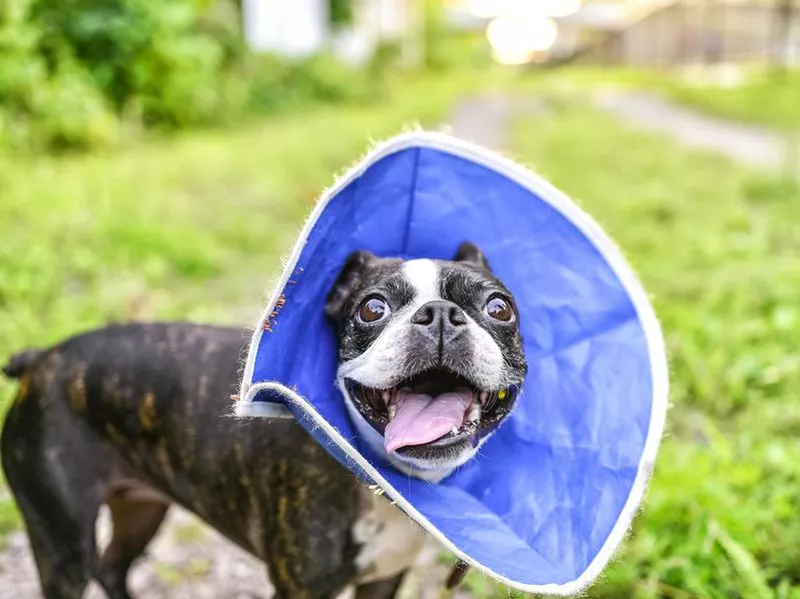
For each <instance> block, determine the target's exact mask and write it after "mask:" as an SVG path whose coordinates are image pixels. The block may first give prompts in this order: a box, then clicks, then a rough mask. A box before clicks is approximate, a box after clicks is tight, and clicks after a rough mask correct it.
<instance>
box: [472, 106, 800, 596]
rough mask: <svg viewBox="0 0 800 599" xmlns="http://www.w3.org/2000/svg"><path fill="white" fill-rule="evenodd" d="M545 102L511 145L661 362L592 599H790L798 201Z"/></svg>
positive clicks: (736, 172)
mask: <svg viewBox="0 0 800 599" xmlns="http://www.w3.org/2000/svg"><path fill="white" fill-rule="evenodd" d="M550 99H551V102H550V103H549V104H550V107H551V110H550V111H549V112H548V113H545V114H544V115H542V116H526V117H522V118H520V120H519V121H518V122H517V123H515V125H514V127H513V129H512V130H513V140H512V141H513V143H512V144H511V147H512V148H513V149H514V151H515V153H516V155H517V156H518V157H519V158H520V159H522V160H523V161H525V162H527V163H529V164H531V165H534V166H535V168H536V170H537V171H538V172H540V173H541V174H543V175H544V176H545V177H546V178H548V179H549V180H550V181H551V182H553V183H554V184H556V185H557V186H559V187H561V188H562V189H564V190H565V191H566V192H568V193H569V194H570V195H571V196H573V197H574V198H576V199H577V200H578V202H579V203H580V204H582V205H583V206H584V207H585V208H586V209H587V210H588V211H589V212H590V213H591V214H593V215H594V216H595V217H596V218H597V219H598V220H599V221H600V223H601V224H603V225H604V227H605V228H606V230H607V231H608V232H609V233H610V234H611V235H612V236H613V237H614V238H615V239H616V240H617V242H618V243H619V244H620V245H621V247H622V248H624V250H625V251H626V253H627V255H628V258H629V260H630V261H631V262H632V264H633V265H634V267H635V268H636V269H637V270H638V272H639V274H640V276H641V278H642V280H643V282H644V284H645V287H646V288H647V289H648V291H649V292H650V293H651V294H652V297H653V300H654V302H655V306H656V310H657V312H658V314H659V316H660V318H661V321H662V326H663V328H664V331H665V334H666V338H667V342H668V351H669V355H670V357H671V371H672V375H671V376H672V380H671V386H672V402H673V407H672V409H671V411H670V414H669V425H668V432H667V436H666V438H665V440H664V443H663V445H662V450H661V453H660V456H659V461H658V463H657V465H656V471H655V475H654V478H653V480H652V482H651V486H650V490H649V495H648V498H647V502H646V508H645V510H644V513H643V514H642V515H641V516H640V517H639V518H638V519H637V521H636V523H635V526H634V533H633V534H632V536H631V537H630V538H629V540H628V541H627V542H626V543H625V545H624V549H623V550H622V551H621V553H620V554H619V555H618V556H617V559H616V560H615V563H614V564H613V565H612V567H610V569H609V570H608V571H607V573H606V574H605V576H604V578H603V580H602V582H600V583H599V584H597V585H596V586H595V587H594V588H592V589H591V590H590V591H589V592H588V596H590V597H597V598H627V597H637V598H645V597H675V598H690V597H710V598H719V599H722V598H732V597H771V598H776V599H777V598H783V597H800V520H798V518H797V513H796V510H797V505H798V504H800V404H799V403H798V402H797V401H796V392H797V389H798V388H800V352H798V346H797V339H798V338H800V287H799V286H798V285H797V281H798V280H800V228H798V227H797V224H796V214H797V210H798V204H799V203H800V191H799V190H798V187H797V186H796V184H795V183H794V182H792V181H789V180H783V179H779V178H770V177H767V176H764V175H759V174H754V173H752V172H750V171H747V170H745V169H743V168H742V167H739V166H738V165H735V164H733V163H731V162H729V161H727V160H725V159H722V158H720V157H716V156H712V155H708V154H705V153H701V152H697V151H689V150H686V149H684V148H681V147H679V146H677V145H676V144H674V143H672V142H670V141H668V140H666V139H664V138H662V137H659V136H655V135H651V134H646V133H642V132H636V131H632V130H629V129H626V128H623V127H621V126H620V125H619V124H618V123H617V122H615V121H612V120H610V119H609V118H607V117H605V116H604V115H600V114H598V113H596V112H594V111H593V110H592V109H590V108H588V107H587V103H584V102H583V101H582V99H581V96H580V94H574V93H572V94H569V95H566V96H564V95H559V96H558V97H555V98H552V97H551V98H550ZM495 593H496V594H495V595H494V596H497V597H505V596H507V591H506V590H504V589H498V590H497V591H496V592H495ZM484 596H492V595H491V593H485V594H484Z"/></svg>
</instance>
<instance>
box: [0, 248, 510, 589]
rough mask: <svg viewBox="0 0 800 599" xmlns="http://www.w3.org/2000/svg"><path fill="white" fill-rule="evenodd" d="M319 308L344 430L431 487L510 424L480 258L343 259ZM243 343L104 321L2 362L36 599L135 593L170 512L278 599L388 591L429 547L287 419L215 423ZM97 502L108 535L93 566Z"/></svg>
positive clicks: (206, 332) (504, 322) (187, 328)
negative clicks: (197, 528)
mask: <svg viewBox="0 0 800 599" xmlns="http://www.w3.org/2000/svg"><path fill="white" fill-rule="evenodd" d="M326 311H327V313H328V314H329V315H330V316H331V317H332V318H333V319H334V320H335V321H336V323H337V327H338V330H339V333H340V342H341V350H340V355H341V365H340V368H339V375H338V383H339V386H340V388H341V389H342V392H343V394H344V398H345V401H346V402H347V406H348V409H349V410H350V413H351V415H352V418H353V421H354V423H355V424H356V426H357V427H358V430H359V431H360V433H361V434H362V435H364V437H365V438H366V439H367V440H368V441H369V442H370V443H371V444H372V445H373V446H374V447H375V448H376V449H378V450H379V451H383V452H385V454H386V456H387V458H388V459H389V460H391V461H392V463H394V464H395V465H396V466H397V468H399V469H401V470H403V471H405V472H407V473H409V474H411V475H413V476H418V477H422V478H425V479H428V480H438V479H440V478H441V477H443V476H445V475H447V474H448V473H449V472H451V471H452V470H453V469H454V468H456V467H458V466H459V465H460V464H463V463H464V462H465V461H467V460H469V459H470V458H471V457H472V456H473V455H474V454H475V452H476V451H477V448H478V447H479V446H480V444H481V443H483V442H484V441H485V440H486V439H487V438H488V436H489V435H490V434H491V433H492V431H493V430H494V429H495V428H496V427H497V425H498V424H499V423H500V422H501V421H502V420H503V419H504V418H505V417H506V416H507V415H508V413H509V411H510V410H511V407H512V405H513V403H514V401H515V399H516V397H517V393H518V388H519V385H520V384H521V383H522V381H523V379H524V377H525V372H526V363H525V358H524V355H523V351H522V342H521V339H520V334H519V325H518V314H517V310H516V307H515V304H514V300H513V298H512V297H511V294H510V293H509V292H508V290H507V289H506V288H505V287H504V286H503V285H502V283H501V282H500V281H498V280H497V278H496V277H495V276H494V275H493V274H492V273H491V271H490V269H489V267H488V265H487V264H486V261H485V260H484V259H483V257H482V255H481V253H480V251H479V250H478V249H477V248H476V247H475V246H472V245H469V244H465V245H464V246H462V248H461V249H460V250H459V253H458V255H457V256H456V259H455V260H454V261H431V260H414V261H409V262H403V261H401V260H392V259H379V258H376V257H374V256H372V255H370V254H367V253H363V252H361V253H357V254H354V255H353V256H351V258H350V259H349V260H348V261H347V264H346V265H345V267H344V269H343V271H342V273H341V275H340V276H339V278H338V280H337V282H336V284H335V286H334V288H333V290H332V291H331V293H330V296H329V298H328V302H327V305H326ZM242 345H243V344H242V333H241V330H239V329H226V328H219V327H208V326H199V325H190V324H182V323H173V324H149V325H146V324H135V325H113V326H109V327H106V328H104V329H100V330H98V331H94V332H91V333H87V334H85V335H81V336H78V337H74V338H72V339H69V340H67V341H65V342H63V343H61V344H59V345H56V346H54V347H52V348H49V349H45V350H31V351H28V352H24V353H22V354H18V355H17V356H15V357H13V358H12V359H11V361H10V362H9V364H8V365H7V366H6V367H5V369H4V372H5V373H6V375H8V376H10V377H13V378H18V379H20V387H19V392H18V395H17V398H16V400H15V401H14V403H13V405H12V406H11V408H10V410H9V412H8V417H7V419H6V422H5V425H4V427H3V433H2V461H3V469H4V471H5V474H6V478H7V480H8V483H9V485H10V487H11V490H12V492H13V493H14V496H15V498H16V499H17V502H18V504H19V508H20V511H21V513H22V516H23V518H24V520H25V524H26V527H27V530H28V534H29V536H30V539H31V547H32V549H33V552H34V556H35V558H36V563H37V566H38V569H39V575H40V580H41V585H42V591H43V594H44V596H45V598H46V599H79V598H80V597H81V595H82V593H83V591H84V589H85V587H86V585H87V584H88V582H89V581H90V580H91V579H92V578H95V579H96V580H97V581H98V582H99V583H100V584H101V585H102V586H103V587H104V588H105V590H106V591H107V593H108V595H109V597H110V598H111V599H128V598H129V597H130V594H129V592H128V588H127V572H128V569H129V567H130V565H131V564H132V562H133V561H134V560H135V559H136V558H137V557H138V556H139V555H141V553H142V552H143V551H144V550H145V548H146V546H147V544H148V543H149V541H150V540H151V538H152V537H153V536H154V535H155V534H156V532H157V530H158V528H159V526H160V524H161V522H162V521H163V519H164V517H165V515H166V513H167V510H168V508H169V505H170V504H172V503H177V504H180V505H182V506H184V507H185V508H187V509H189V510H191V511H193V512H194V513H196V514H197V515H198V516H199V517H201V518H202V519H203V520H205V521H206V522H208V523H209V524H210V525H211V526H213V527H215V528H216V529H217V530H219V531H220V532H222V533H223V534H224V535H226V536H227V537H228V538H229V539H231V540H232V541H233V542H234V543H236V544H238V545H239V546H241V547H243V548H244V549H246V550H248V551H250V552H251V553H253V554H254V555H256V556H258V557H260V558H261V559H263V560H264V561H265V562H266V564H267V568H268V571H269V576H270V579H271V581H272V584H273V586H274V587H275V589H276V594H277V596H278V597H280V598H289V599H295V598H298V599H303V598H310V599H311V598H314V599H316V598H320V599H321V598H332V597H335V596H336V595H337V594H338V593H339V592H340V591H342V590H343V589H344V588H346V587H348V586H351V585H355V586H356V597H357V598H358V599H381V598H387V599H388V598H390V597H393V596H395V593H396V591H397V589H398V587H399V585H400V583H401V581H402V577H403V575H404V573H405V571H406V570H407V569H408V568H410V567H411V566H412V565H413V563H414V561H415V559H416V556H417V554H418V552H419V551H420V549H421V547H422V545H423V544H424V542H425V538H426V537H425V535H424V534H423V533H422V532H421V531H420V530H419V528H418V527H416V525H414V524H413V523H412V522H411V521H410V520H409V519H408V518H406V517H405V516H404V515H403V514H402V513H401V512H400V511H399V510H398V509H397V508H395V507H394V506H392V505H390V504H389V502H388V501H386V500H385V499H384V498H382V497H377V496H375V495H374V494H373V493H372V492H371V491H369V490H368V489H365V488H363V486H362V485H361V484H360V483H359V482H358V481H357V480H356V479H355V477H353V476H352V475H351V474H350V473H349V472H348V471H346V470H345V469H344V468H342V467H341V466H340V465H339V464H338V463H337V462H336V461H334V460H333V458H332V457H330V456H329V455H328V454H327V453H326V452H325V450H324V449H322V447H321V446H320V445H318V444H317V443H316V442H315V441H314V440H313V439H312V438H311V437H310V436H309V435H308V434H307V433H306V432H305V430H303V429H302V428H301V427H300V426H299V425H298V424H297V423H295V422H293V421H291V420H282V419H277V420H264V419H251V420H247V421H237V420H234V419H231V418H224V417H222V416H223V415H224V414H225V413H226V412H227V411H228V406H229V404H228V397H230V395H231V394H232V393H235V392H236V387H237V384H238V370H239V362H240V356H241V352H242ZM103 504H107V505H108V507H109V508H110V511H111V515H112V519H113V524H114V534H113V537H112V540H111V542H110V544H109V546H108V547H106V548H105V549H104V551H103V552H102V555H98V550H97V547H96V545H95V520H96V518H97V514H98V510H99V508H100V507H101V506H102V505H103Z"/></svg>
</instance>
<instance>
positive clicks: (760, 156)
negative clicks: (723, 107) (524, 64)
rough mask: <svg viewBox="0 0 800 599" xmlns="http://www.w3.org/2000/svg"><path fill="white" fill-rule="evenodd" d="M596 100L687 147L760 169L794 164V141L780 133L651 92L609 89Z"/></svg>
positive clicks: (599, 104) (622, 115) (616, 112)
mask: <svg viewBox="0 0 800 599" xmlns="http://www.w3.org/2000/svg"><path fill="white" fill-rule="evenodd" d="M595 100H596V102H597V105H598V106H600V107H601V108H603V109H605V110H607V111H609V112H610V113H611V114H613V115H615V116H617V117H618V118H619V119H620V120H623V121H625V122H627V123H630V124H633V125H636V126H637V127H641V128H643V129H649V130H652V131H657V132H659V133H663V134H665V135H668V136H670V137H672V138H673V139H676V140H678V141H680V142H681V143H683V144H685V145H687V146H692V147H696V148H703V149H706V150H711V151H713V152H717V153H720V154H724V155H726V156H729V157H731V158H733V159H734V160H737V161H739V162H741V163H743V164H746V165H749V166H754V167H757V168H763V169H769V170H777V169H782V168H786V167H787V166H788V165H789V164H790V162H789V161H790V159H791V157H792V154H793V153H792V152H791V147H792V143H794V142H793V140H791V139H790V138H789V137H788V136H786V135H781V134H780V133H779V132H775V131H769V130H767V129H765V128H763V127H758V126H755V125H747V124H743V123H736V122H732V121H727V120H724V119H718V118H714V117H711V116H708V115H705V114H701V113H699V112H696V111H694V110H690V109H688V108H684V107H682V106H678V105H677V104H674V103H672V102H669V101H668V100H665V99H664V98H661V97H660V96H658V95H656V94H653V93H648V92H638V91H610V90H609V91H603V92H601V93H598V95H597V96H596V98H595ZM765 109H766V108H765ZM799 172H800V171H799Z"/></svg>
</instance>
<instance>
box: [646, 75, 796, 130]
mask: <svg viewBox="0 0 800 599" xmlns="http://www.w3.org/2000/svg"><path fill="white" fill-rule="evenodd" d="M744 75H745V79H744V80H743V82H742V83H741V84H740V85H736V86H732V87H725V86H720V85H713V84H708V83H705V84H704V83H701V82H697V81H695V82H691V81H687V80H686V79H684V78H681V77H678V76H669V77H664V78H663V79H661V80H660V81H656V80H654V83H655V85H654V87H655V88H656V89H660V90H662V91H663V92H664V93H665V94H666V95H667V96H668V97H670V98H672V99H673V100H675V101H677V102H680V103H682V104H686V105H688V106H691V107H694V108H697V109H698V110H701V111H703V112H707V113H709V114H712V115H715V116H720V117H724V118H729V119H734V120H740V121H747V122H751V123H755V124H760V125H766V126H768V127H772V128H774V129H777V130H779V131H784V132H798V131H800V70H795V71H791V72H789V73H787V74H785V75H783V76H780V75H777V74H775V73H769V72H765V71H752V70H751V71H745V72H744Z"/></svg>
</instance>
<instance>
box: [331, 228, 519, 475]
mask: <svg viewBox="0 0 800 599" xmlns="http://www.w3.org/2000/svg"><path fill="white" fill-rule="evenodd" d="M326 313H327V314H328V315H329V316H330V317H331V318H332V319H334V320H335V322H336V324H337V327H338V333H339V342H340V348H339V362H340V364H339V371H338V377H337V384H338V386H339V389H340V390H341V392H342V394H343V396H344V399H345V402H346V405H347V408H348V411H349V413H350V417H351V419H352V420H353V423H354V425H355V426H356V428H357V429H358V431H359V433H360V434H361V436H362V437H363V438H364V439H365V440H366V441H367V442H368V443H369V444H370V445H371V446H372V447H373V449H375V450H376V451H379V452H381V453H383V454H385V455H386V457H387V458H388V459H389V461H390V462H391V463H392V464H394V465H395V467H397V468H398V469H399V470H401V471H403V472H405V473H407V474H409V475H412V476H417V477H420V478H425V479H428V480H439V479H441V478H443V477H444V476H446V475H447V474H449V473H450V472H452V470H453V469H454V468H456V467H458V466H460V465H461V464H463V463H465V462H466V461H467V460H469V459H470V458H471V457H472V456H474V455H475V453H476V452H477V450H478V448H479V447H480V445H481V444H482V443H483V442H484V441H486V439H487V438H488V437H489V436H490V435H491V433H492V432H493V431H494V430H495V429H496V428H497V426H498V425H499V424H500V423H501V422H502V421H503V420H504V419H505V418H506V417H507V416H508V414H509V413H510V411H511V409H512V407H513V406H514V402H515V401H516V399H517V396H518V394H519V389H520V385H521V384H522V382H523V381H524V379H525V374H526V372H527V364H526V362H525V355H524V352H523V347H522V339H521V337H520V332H519V315H518V313H517V308H516V304H515V302H514V298H513V297H512V296H511V293H510V292H509V291H508V289H506V287H505V286H504V285H503V284H502V283H501V282H500V281H499V280H498V279H497V278H496V277H495V276H494V275H493V274H492V272H491V270H490V268H489V265H488V264H487V262H486V260H485V259H484V257H483V254H482V253H481V251H480V250H479V249H478V248H477V247H476V246H474V245H472V244H469V243H465V244H463V245H462V246H461V248H459V251H458V254H457V256H456V257H455V260H453V261H443V260H410V261H403V260H399V259H386V258H384V259H381V258H377V257H375V256H374V255H372V254H370V253H368V252H356V253H354V254H352V255H351V256H350V257H349V258H348V260H347V263H346V264H345V266H344V269H343V270H342V272H341V274H340V275H339V278H338V279H337V281H336V283H335V285H334V287H333V289H332V290H331V292H330V294H329V296H328V301H327V304H326Z"/></svg>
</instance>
